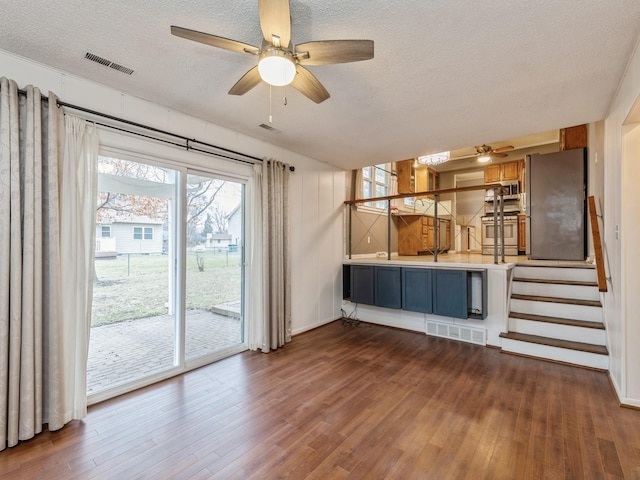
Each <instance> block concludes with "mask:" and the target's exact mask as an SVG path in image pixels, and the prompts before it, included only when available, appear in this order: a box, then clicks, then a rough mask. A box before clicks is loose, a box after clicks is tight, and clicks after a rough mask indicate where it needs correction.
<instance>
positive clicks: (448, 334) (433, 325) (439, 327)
mask: <svg viewBox="0 0 640 480" xmlns="http://www.w3.org/2000/svg"><path fill="white" fill-rule="evenodd" d="M426 333H427V335H433V336H435V337H444V338H450V339H451V340H460V341H462V342H469V343H476V344H478V345H486V343H487V338H486V337H487V332H486V330H484V329H481V328H471V327H463V326H460V325H453V324H449V323H438V322H431V321H427V332H426Z"/></svg>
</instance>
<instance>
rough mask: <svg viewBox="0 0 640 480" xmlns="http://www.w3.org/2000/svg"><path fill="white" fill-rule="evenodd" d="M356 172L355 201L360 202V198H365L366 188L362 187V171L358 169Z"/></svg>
mask: <svg viewBox="0 0 640 480" xmlns="http://www.w3.org/2000/svg"><path fill="white" fill-rule="evenodd" d="M353 172H354V174H355V175H354V176H355V180H354V182H355V185H354V190H353V199H354V200H358V199H360V198H364V187H363V185H362V181H363V175H362V169H361V168H358V169H356V170H354V171H353Z"/></svg>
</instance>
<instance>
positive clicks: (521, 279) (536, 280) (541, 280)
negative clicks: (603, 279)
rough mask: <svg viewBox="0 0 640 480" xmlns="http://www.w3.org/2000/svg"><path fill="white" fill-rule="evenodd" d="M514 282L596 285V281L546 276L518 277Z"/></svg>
mask: <svg viewBox="0 0 640 480" xmlns="http://www.w3.org/2000/svg"><path fill="white" fill-rule="evenodd" d="M513 281H514V282H528V283H548V284H552V285H575V286H580V287H597V286H598V282H585V281H578V280H551V279H547V278H524V277H518V278H514V279H513Z"/></svg>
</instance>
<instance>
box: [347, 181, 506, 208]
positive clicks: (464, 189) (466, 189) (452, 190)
mask: <svg viewBox="0 0 640 480" xmlns="http://www.w3.org/2000/svg"><path fill="white" fill-rule="evenodd" d="M492 188H497V189H498V195H499V194H500V191H501V189H502V188H503V187H502V185H501V184H499V183H487V184H485V185H471V186H469V187H457V188H443V189H442V190H427V191H424V192H412V193H398V194H396V195H387V196H386V197H375V198H359V199H357V200H346V201H345V202H344V203H345V205H356V204H358V203H367V202H377V201H380V200H396V199H398V198H409V197H424V196H427V195H431V196H433V195H434V194H439V195H441V194H443V193H456V192H471V191H473V190H487V189H488V190H491V189H492Z"/></svg>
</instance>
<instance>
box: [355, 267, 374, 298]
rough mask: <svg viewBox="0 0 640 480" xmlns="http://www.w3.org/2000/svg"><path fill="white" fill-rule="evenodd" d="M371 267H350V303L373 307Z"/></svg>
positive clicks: (372, 268)
mask: <svg viewBox="0 0 640 480" xmlns="http://www.w3.org/2000/svg"><path fill="white" fill-rule="evenodd" d="M373 270H374V267H373V266H369V265H351V301H352V302H353V303H364V304H366V305H373V302H374V292H375V290H374V286H375V279H374V275H373Z"/></svg>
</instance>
